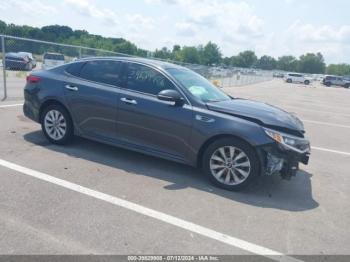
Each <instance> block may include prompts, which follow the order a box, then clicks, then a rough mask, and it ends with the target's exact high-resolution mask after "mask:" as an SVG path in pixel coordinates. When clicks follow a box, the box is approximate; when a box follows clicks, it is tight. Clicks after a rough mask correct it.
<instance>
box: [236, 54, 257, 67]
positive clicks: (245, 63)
mask: <svg viewBox="0 0 350 262" xmlns="http://www.w3.org/2000/svg"><path fill="white" fill-rule="evenodd" d="M257 61H258V58H257V56H256V55H255V53H254V52H253V51H250V50H247V51H244V52H240V53H239V54H238V55H237V56H233V57H231V65H233V66H237V67H245V68H250V67H252V66H253V65H255V64H256V63H257Z"/></svg>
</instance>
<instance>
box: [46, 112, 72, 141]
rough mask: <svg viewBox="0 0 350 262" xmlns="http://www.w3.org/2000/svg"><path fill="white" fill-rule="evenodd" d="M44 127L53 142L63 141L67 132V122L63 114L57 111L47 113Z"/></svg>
mask: <svg viewBox="0 0 350 262" xmlns="http://www.w3.org/2000/svg"><path fill="white" fill-rule="evenodd" d="M44 127H45V130H46V133H47V135H48V136H49V137H50V138H51V139H53V140H56V141H57V140H61V139H62V138H63V137H64V136H65V134H66V132H67V122H66V119H65V118H64V116H63V114H62V113H61V112H59V111H57V110H50V111H48V112H47V113H46V115H45V119H44Z"/></svg>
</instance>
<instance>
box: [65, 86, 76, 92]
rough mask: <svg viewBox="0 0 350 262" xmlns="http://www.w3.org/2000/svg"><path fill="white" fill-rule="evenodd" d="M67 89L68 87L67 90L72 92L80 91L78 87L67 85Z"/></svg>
mask: <svg viewBox="0 0 350 262" xmlns="http://www.w3.org/2000/svg"><path fill="white" fill-rule="evenodd" d="M65 87H66V89H68V90H71V91H78V90H79V89H78V87H76V86H71V85H66V86H65Z"/></svg>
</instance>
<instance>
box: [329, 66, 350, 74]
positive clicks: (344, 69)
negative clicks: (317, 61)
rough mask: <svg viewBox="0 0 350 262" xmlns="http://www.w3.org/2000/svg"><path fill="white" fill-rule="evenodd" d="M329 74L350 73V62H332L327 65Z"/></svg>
mask: <svg viewBox="0 0 350 262" xmlns="http://www.w3.org/2000/svg"><path fill="white" fill-rule="evenodd" d="M326 72H327V74H330V75H340V76H344V75H350V65H349V64H330V65H328V66H327V70H326Z"/></svg>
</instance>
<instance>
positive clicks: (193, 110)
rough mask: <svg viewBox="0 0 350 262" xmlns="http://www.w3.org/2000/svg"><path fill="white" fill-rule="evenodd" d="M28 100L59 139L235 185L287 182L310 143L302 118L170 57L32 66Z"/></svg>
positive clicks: (32, 114) (29, 111)
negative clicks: (121, 151) (156, 160)
mask: <svg viewBox="0 0 350 262" xmlns="http://www.w3.org/2000/svg"><path fill="white" fill-rule="evenodd" d="M38 86H39V87H40V88H38ZM24 97H25V102H24V105H23V111H24V114H25V115H26V116H27V117H28V118H30V119H32V120H34V121H36V122H38V123H40V124H41V127H42V131H43V133H44V135H45V136H46V137H47V139H48V140H49V141H50V142H52V143H54V144H60V145H63V144H66V143H68V142H69V141H71V140H72V139H73V137H74V135H78V136H82V137H86V138H89V139H92V140H96V141H100V142H102V143H107V144H110V145H114V146H119V147H123V148H127V149H130V150H134V151H138V152H142V153H145V154H150V155H153V156H157V157H162V158H165V159H168V160H172V161H176V162H180V163H183V164H188V165H192V166H196V167H198V168H201V169H202V170H203V173H204V174H205V175H206V176H207V177H208V178H209V179H210V180H211V181H212V182H213V183H214V184H216V185H218V186H220V187H222V188H225V189H229V190H239V189H242V188H244V187H245V186H247V185H248V184H249V183H251V182H252V181H253V180H254V179H255V178H257V177H258V176H259V175H262V174H264V175H278V174H279V175H281V176H282V177H283V178H286V179H289V178H290V177H291V176H294V175H296V173H297V170H298V165H299V162H302V163H304V164H307V163H308V159H309V154H310V144H309V141H308V140H307V139H306V138H305V129H304V126H303V123H302V122H301V121H300V120H299V119H298V118H297V117H296V116H294V115H292V114H290V113H288V112H286V111H284V110H282V109H279V108H277V107H274V106H270V105H268V104H265V103H262V102H256V101H252V100H247V99H240V98H232V97H230V96H228V95H227V94H225V93H224V92H222V91H221V90H220V89H218V88H216V87H215V86H213V85H212V84H211V83H210V82H209V81H208V80H207V79H205V78H203V77H202V76H200V75H199V74H197V73H195V72H193V71H191V70H189V69H187V68H184V67H181V66H177V65H174V64H170V63H166V62H161V61H155V60H148V59H141V58H126V57H123V58H122V57H120V58H115V57H114V58H112V57H111V58H89V59H82V60H78V61H76V62H73V63H69V64H66V65H63V66H59V67H55V68H52V69H51V70H48V71H35V72H33V73H32V74H31V75H29V76H28V77H27V84H26V86H25V88H24Z"/></svg>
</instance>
